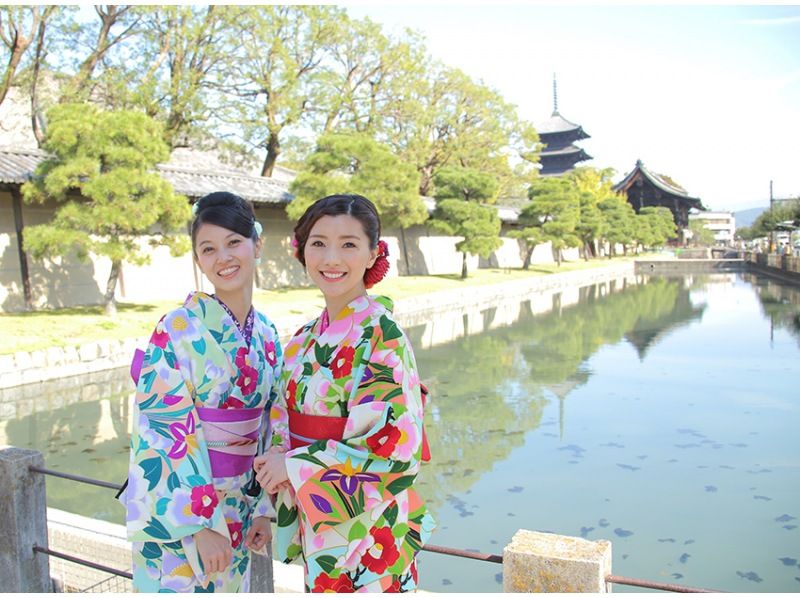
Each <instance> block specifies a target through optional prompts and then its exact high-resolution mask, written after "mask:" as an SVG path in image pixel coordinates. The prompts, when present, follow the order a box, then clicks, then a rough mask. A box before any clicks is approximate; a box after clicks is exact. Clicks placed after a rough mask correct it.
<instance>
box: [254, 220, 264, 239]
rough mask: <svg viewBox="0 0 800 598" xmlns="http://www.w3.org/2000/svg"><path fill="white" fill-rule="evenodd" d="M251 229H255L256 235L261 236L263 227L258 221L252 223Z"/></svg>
mask: <svg viewBox="0 0 800 598" xmlns="http://www.w3.org/2000/svg"><path fill="white" fill-rule="evenodd" d="M253 228H254V229H256V234H257V235H258V236H259V237H260V236H261V233H263V232H264V227H263V226H261V223H260V222H259V221H258V220H256V221H254V222H253Z"/></svg>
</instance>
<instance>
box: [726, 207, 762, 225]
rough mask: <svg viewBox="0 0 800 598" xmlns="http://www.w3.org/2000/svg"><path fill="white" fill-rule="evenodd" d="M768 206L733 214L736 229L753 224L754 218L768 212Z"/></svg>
mask: <svg viewBox="0 0 800 598" xmlns="http://www.w3.org/2000/svg"><path fill="white" fill-rule="evenodd" d="M768 209H769V207H768V206H764V207H763V208H750V209H749V210H742V211H741V212H734V213H733V216H734V217H735V218H736V228H741V227H742V226H750V225H752V224H753V222H755V220H756V218H758V216H759V215H760V214H761V212H764V211H766V210H768Z"/></svg>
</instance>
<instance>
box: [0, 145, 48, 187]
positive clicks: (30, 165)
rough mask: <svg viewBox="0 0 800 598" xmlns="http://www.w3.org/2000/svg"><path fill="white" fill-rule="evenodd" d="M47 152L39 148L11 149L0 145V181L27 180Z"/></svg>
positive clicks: (19, 182) (15, 181)
mask: <svg viewBox="0 0 800 598" xmlns="http://www.w3.org/2000/svg"><path fill="white" fill-rule="evenodd" d="M46 157H47V152H43V151H42V150H39V149H11V148H4V147H0V183H18V184H20V185H21V184H22V183H25V182H27V181H28V180H29V179H30V178H31V175H32V174H33V171H34V170H36V167H37V166H38V165H39V162H41V161H42V160H44V159H45V158H46Z"/></svg>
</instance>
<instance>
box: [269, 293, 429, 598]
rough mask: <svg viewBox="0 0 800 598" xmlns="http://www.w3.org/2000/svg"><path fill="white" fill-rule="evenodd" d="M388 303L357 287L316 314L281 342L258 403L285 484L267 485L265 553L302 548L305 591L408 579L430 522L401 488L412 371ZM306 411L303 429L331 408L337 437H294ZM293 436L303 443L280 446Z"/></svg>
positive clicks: (409, 477) (371, 587)
mask: <svg viewBox="0 0 800 598" xmlns="http://www.w3.org/2000/svg"><path fill="white" fill-rule="evenodd" d="M391 309H392V302H391V300H389V299H387V298H385V297H367V296H362V297H359V298H357V299H355V300H353V301H351V302H350V303H349V304H348V306H347V307H346V308H344V309H343V310H342V312H341V313H339V315H338V316H337V317H336V319H335V320H333V321H331V322H330V324H329V325H328V326H327V328H324V323H323V322H324V318H323V317H320V318H317V319H316V320H314V321H312V322H310V323H309V324H307V325H306V326H304V327H303V328H301V329H300V330H299V331H298V332H297V333H296V334H295V336H294V337H293V338H292V339H291V340H290V341H289V343H288V344H287V345H286V347H285V354H284V358H285V365H284V369H283V374H282V377H281V381H280V385H279V387H280V391H281V396H280V397H279V398H278V401H277V402H276V403H275V405H273V407H272V411H271V414H270V419H271V423H272V427H273V435H272V443H273V445H277V446H283V447H286V448H287V449H289V451H288V452H287V459H286V461H287V466H286V468H287V472H288V474H289V481H290V483H291V485H290V487H289V488H287V489H283V490H281V491H279V492H278V495H277V500H276V509H277V524H278V527H277V534H276V540H277V546H276V556H277V557H278V558H279V559H281V560H283V561H284V562H287V563H288V562H291V561H292V560H293V559H294V558H296V557H298V556H300V555H302V556H303V558H304V560H305V567H306V585H307V586H308V589H309V590H311V591H313V592H324V591H335V592H353V591H362V592H392V591H394V592H397V591H408V590H413V589H415V588H416V586H417V569H416V563H415V557H416V554H417V552H419V550H420V548H421V547H422V546H423V545H424V544H425V542H426V541H427V539H428V537H429V536H430V533H431V531H432V530H433V527H434V522H433V518H432V517H431V516H430V515H429V514H428V513H427V510H426V508H425V505H424V504H423V502H422V500H421V499H420V497H419V495H418V494H417V493H416V491H414V490H413V487H412V486H413V483H414V480H415V478H416V476H417V472H418V471H419V467H420V459H421V455H422V416H423V404H422V401H421V397H420V381H419V376H418V374H417V369H416V363H415V360H414V354H413V352H412V349H411V345H410V344H409V342H408V339H407V337H406V336H405V333H404V332H403V331H402V330H401V329H400V328H399V327H398V326H397V324H396V323H395V321H394V320H393V319H392V315H391ZM322 328H324V330H321V329H322ZM292 412H294V413H292ZM297 414H302V415H300V416H297ZM292 416H296V417H292ZM307 416H311V417H310V418H308V417H307ZM315 416H317V417H316V424H312V425H311V426H310V427H308V428H307V429H306V430H305V431H302V432H303V434H305V433H307V431H308V430H313V429H315V428H316V429H317V430H322V429H324V428H326V427H327V426H326V423H325V421H326V420H328V419H330V418H333V419H334V420H336V419H340V420H341V421H342V422H343V423H342V429H341V430H340V431H339V435H338V438H340V440H337V439H336V435H335V434H334V438H331V437H330V435H329V434H328V433H327V432H320V435H318V436H317V438H318V440H314V439H313V438H305V439H304V438H303V436H302V434H298V433H297V429H296V428H293V427H292V426H291V425H290V420H293V421H296V420H297V419H298V418H306V419H311V420H312V421H313V420H314V417H315ZM318 416H322V417H318ZM334 427H335V426H334ZM293 436H294V437H298V438H299V439H300V440H305V441H306V442H307V443H310V444H306V445H305V446H302V443H298V444H300V446H298V447H297V448H290V447H292V446H294V445H295V443H294V442H293V440H294V438H292V437H293Z"/></svg>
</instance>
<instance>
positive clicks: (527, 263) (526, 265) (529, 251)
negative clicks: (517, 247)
mask: <svg viewBox="0 0 800 598" xmlns="http://www.w3.org/2000/svg"><path fill="white" fill-rule="evenodd" d="M534 249H536V245H528V248H527V250H526V251H525V259H524V260H523V262H522V269H523V270H527V269H528V268H530V266H531V258H532V257H533V250H534Z"/></svg>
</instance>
